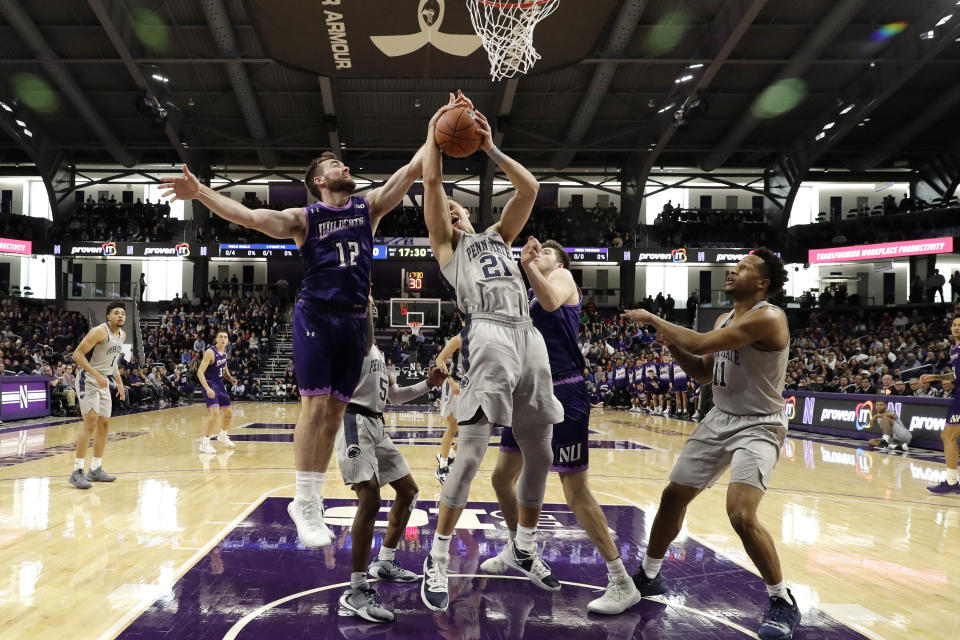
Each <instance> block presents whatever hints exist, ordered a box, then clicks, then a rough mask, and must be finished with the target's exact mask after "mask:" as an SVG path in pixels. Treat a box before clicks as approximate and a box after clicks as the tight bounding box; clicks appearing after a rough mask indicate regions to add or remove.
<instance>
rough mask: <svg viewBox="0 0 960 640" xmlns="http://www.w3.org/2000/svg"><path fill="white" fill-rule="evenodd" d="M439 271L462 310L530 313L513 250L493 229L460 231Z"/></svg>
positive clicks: (508, 314)
mask: <svg viewBox="0 0 960 640" xmlns="http://www.w3.org/2000/svg"><path fill="white" fill-rule="evenodd" d="M440 274H441V275H442V276H443V279H444V281H445V282H446V284H447V285H448V286H449V287H450V288H451V289H452V290H453V293H454V295H455V296H456V299H457V300H456V302H457V308H459V309H460V311H462V312H463V313H467V314H471V313H499V314H502V315H505V316H510V317H512V318H517V319H520V318H526V317H529V315H530V310H529V305H528V303H527V289H526V287H524V284H523V277H522V276H521V275H520V267H519V265H518V264H517V262H516V261H515V260H514V259H513V253H512V252H511V251H510V247H508V246H507V245H506V244H505V243H504V242H503V238H501V237H500V234H499V233H497V232H496V231H484V232H483V233H476V234H469V233H465V232H461V233H460V242H458V243H457V248H456V250H454V252H453V257H452V258H450V261H449V262H447V264H445V265H443V266H442V267H440Z"/></svg>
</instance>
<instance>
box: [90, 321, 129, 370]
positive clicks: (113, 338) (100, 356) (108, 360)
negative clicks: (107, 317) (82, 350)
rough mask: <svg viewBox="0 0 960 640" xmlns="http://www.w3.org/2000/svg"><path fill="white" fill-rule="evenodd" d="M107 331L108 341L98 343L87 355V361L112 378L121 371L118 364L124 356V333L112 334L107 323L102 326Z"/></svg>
mask: <svg viewBox="0 0 960 640" xmlns="http://www.w3.org/2000/svg"><path fill="white" fill-rule="evenodd" d="M100 326H101V327H103V328H105V329H106V330H107V339H106V340H105V341H104V342H98V343H97V344H96V345H94V347H93V349H91V350H90V352H89V353H88V354H87V360H88V361H89V362H90V366H91V367H93V368H94V369H96V370H97V372H98V373H100V374H102V375H104V376H112V375H114V374H115V373H117V372H118V371H119V367H118V366H117V362H118V361H119V360H120V356H121V355H123V331H122V330H121V331H119V332H118V333H117V335H114V334H112V333H110V326H109V325H108V324H107V323H103V324H102V325H100Z"/></svg>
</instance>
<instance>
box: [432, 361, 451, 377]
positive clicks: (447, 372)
mask: <svg viewBox="0 0 960 640" xmlns="http://www.w3.org/2000/svg"><path fill="white" fill-rule="evenodd" d="M434 366H436V367H437V369H440V371H441V372H443V375H445V376H448V375H450V370H449V369H448V368H447V363H446V361H445V360H437V361H436V362H435V363H434Z"/></svg>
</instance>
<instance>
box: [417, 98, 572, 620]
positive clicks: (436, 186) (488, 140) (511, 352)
mask: <svg viewBox="0 0 960 640" xmlns="http://www.w3.org/2000/svg"><path fill="white" fill-rule="evenodd" d="M453 100H454V99H453V96H451V104H448V105H446V106H444V107H442V108H441V109H440V110H439V111H437V113H436V114H435V115H434V116H433V119H431V121H430V125H429V127H428V130H427V144H426V145H425V147H424V157H423V169H424V171H423V183H424V218H425V219H426V223H427V229H428V230H429V232H430V246H431V247H432V248H433V253H434V256H435V257H436V259H437V262H438V263H439V264H440V273H441V275H442V276H443V278H444V280H445V281H446V283H447V284H448V285H449V286H450V287H451V288H452V289H453V291H454V292H455V294H456V300H457V306H458V308H459V309H460V311H461V312H463V313H464V314H465V315H466V318H467V320H466V322H465V326H464V329H463V331H461V332H460V337H461V341H462V343H463V346H462V349H461V353H462V357H463V358H464V362H465V364H464V366H463V379H462V381H461V383H460V406H459V407H458V409H457V422H458V423H459V427H460V432H459V434H458V436H457V438H458V447H457V463H456V464H455V465H453V468H452V470H451V471H450V476H449V477H448V478H447V481H446V482H445V483H444V484H443V488H442V490H441V491H440V509H439V516H438V518H437V528H436V534H435V535H434V539H433V548H432V549H431V550H430V553H429V554H428V556H427V558H426V559H425V560H424V565H423V575H424V579H423V583H422V585H421V589H420V595H421V597H422V598H423V601H424V603H425V604H426V606H427V607H428V608H429V609H432V610H434V611H444V610H446V608H447V606H448V604H449V592H448V585H447V567H448V565H449V562H450V536H451V535H452V534H453V531H454V528H455V527H456V524H457V520H458V518H459V517H460V513H461V512H462V511H463V508H464V507H465V506H466V504H467V498H468V496H469V493H470V483H471V482H472V481H473V478H474V476H475V475H476V473H477V469H478V468H479V467H480V462H481V460H482V459H483V456H484V454H485V453H486V450H487V446H488V444H489V441H490V436H491V435H492V432H493V428H494V425H501V426H504V425H511V426H513V430H514V431H513V434H514V438H515V439H516V441H517V444H518V446H519V447H520V450H521V452H522V454H523V470H522V471H521V473H520V481H519V487H518V489H517V501H518V503H519V509H518V510H519V518H518V520H519V526H518V527H517V537H516V542H515V544H514V545H513V548H514V554H513V557H511V558H510V563H511V566H514V567H515V568H519V569H521V570H522V571H523V572H524V573H525V574H526V575H528V576H530V577H531V578H532V579H534V580H535V581H536V582H537V583H538V584H541V585H543V586H544V587H545V588H548V589H550V590H552V591H556V590H558V589H559V588H560V583H559V581H558V580H557V579H556V578H555V577H553V575H552V574H551V572H550V568H549V567H548V566H547V565H546V564H545V563H544V562H543V561H542V559H541V558H540V556H539V554H538V553H537V546H536V541H535V535H536V528H537V521H538V520H539V517H540V509H541V507H542V505H543V494H544V491H545V489H546V483H547V475H548V473H549V471H550V464H551V463H552V462H553V450H552V449H551V447H550V439H551V435H552V433H553V425H554V424H555V423H557V422H561V421H562V420H563V407H562V405H561V404H560V402H559V401H558V400H557V399H556V398H555V397H554V395H553V380H552V379H551V377H550V362H549V359H548V356H547V349H546V346H545V344H544V342H543V336H541V335H540V332H539V331H537V330H536V328H534V326H533V323H532V322H531V321H530V311H529V307H528V305H527V292H526V289H525V287H524V285H523V279H522V278H521V274H520V269H519V267H518V266H517V263H516V262H515V261H514V259H513V254H512V252H511V250H510V243H512V242H513V240H514V238H516V236H517V234H518V233H519V232H520V230H521V229H523V226H524V225H525V224H526V222H527V219H528V218H529V217H530V212H531V211H532V209H533V204H534V201H535V200H536V196H537V191H538V189H539V184H538V183H537V181H536V178H534V177H533V175H532V174H531V173H530V172H529V171H527V170H526V169H525V168H524V167H523V166H522V165H520V164H519V163H518V162H516V161H515V160H513V159H511V158H509V157H507V156H506V155H504V154H503V152H501V151H500V150H499V149H497V148H496V147H495V146H494V145H493V138H492V136H491V133H490V125H489V124H487V121H486V119H485V118H484V117H483V116H482V115H480V114H477V116H476V117H477V120H478V122H479V123H480V126H481V132H482V136H483V141H482V143H481V148H482V149H483V150H484V151H486V153H487V155H488V156H489V157H490V159H491V160H493V161H494V162H495V163H496V164H497V165H498V166H499V167H500V169H502V170H503V172H504V173H506V174H507V177H508V178H509V179H510V182H511V183H512V184H513V187H514V189H515V191H514V195H513V196H512V197H511V198H510V201H509V202H507V204H506V206H505V207H504V208H503V213H502V215H501V217H500V220H499V221H498V222H496V223H495V224H493V225H492V226H491V227H490V228H488V229H487V230H486V231H482V232H480V233H476V232H475V231H474V230H473V227H472V226H471V224H470V218H469V213H468V212H467V210H466V209H464V208H463V207H462V206H460V205H459V204H457V203H456V202H454V201H453V200H448V199H447V197H446V195H445V194H444V191H443V173H442V168H441V159H440V149H439V148H438V147H437V145H436V142H435V134H434V130H435V127H436V123H437V120H438V119H439V118H440V117H441V116H442V115H443V114H444V113H445V112H446V111H448V110H450V109H452V108H456V107H457V106H462V105H463V104H464V103H466V105H467V106H469V107H471V108H472V105H470V104H469V101H467V100H466V99H465V98H463V97H462V96H461V97H459V98H458V99H457V102H454V101H453Z"/></svg>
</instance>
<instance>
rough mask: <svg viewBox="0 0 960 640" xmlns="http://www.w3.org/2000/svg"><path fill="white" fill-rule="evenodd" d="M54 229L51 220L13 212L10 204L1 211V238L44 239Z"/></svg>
mask: <svg viewBox="0 0 960 640" xmlns="http://www.w3.org/2000/svg"><path fill="white" fill-rule="evenodd" d="M5 204H7V205H8V204H9V203H5ZM52 229H53V225H52V224H51V222H50V221H49V220H45V219H44V218H32V217H30V216H24V215H19V214H17V213H13V212H12V211H11V210H10V208H9V206H7V207H6V208H5V209H4V210H3V211H0V238H16V239H17V240H42V239H45V238H47V237H48V235H49V234H50V232H51V231H52Z"/></svg>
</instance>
